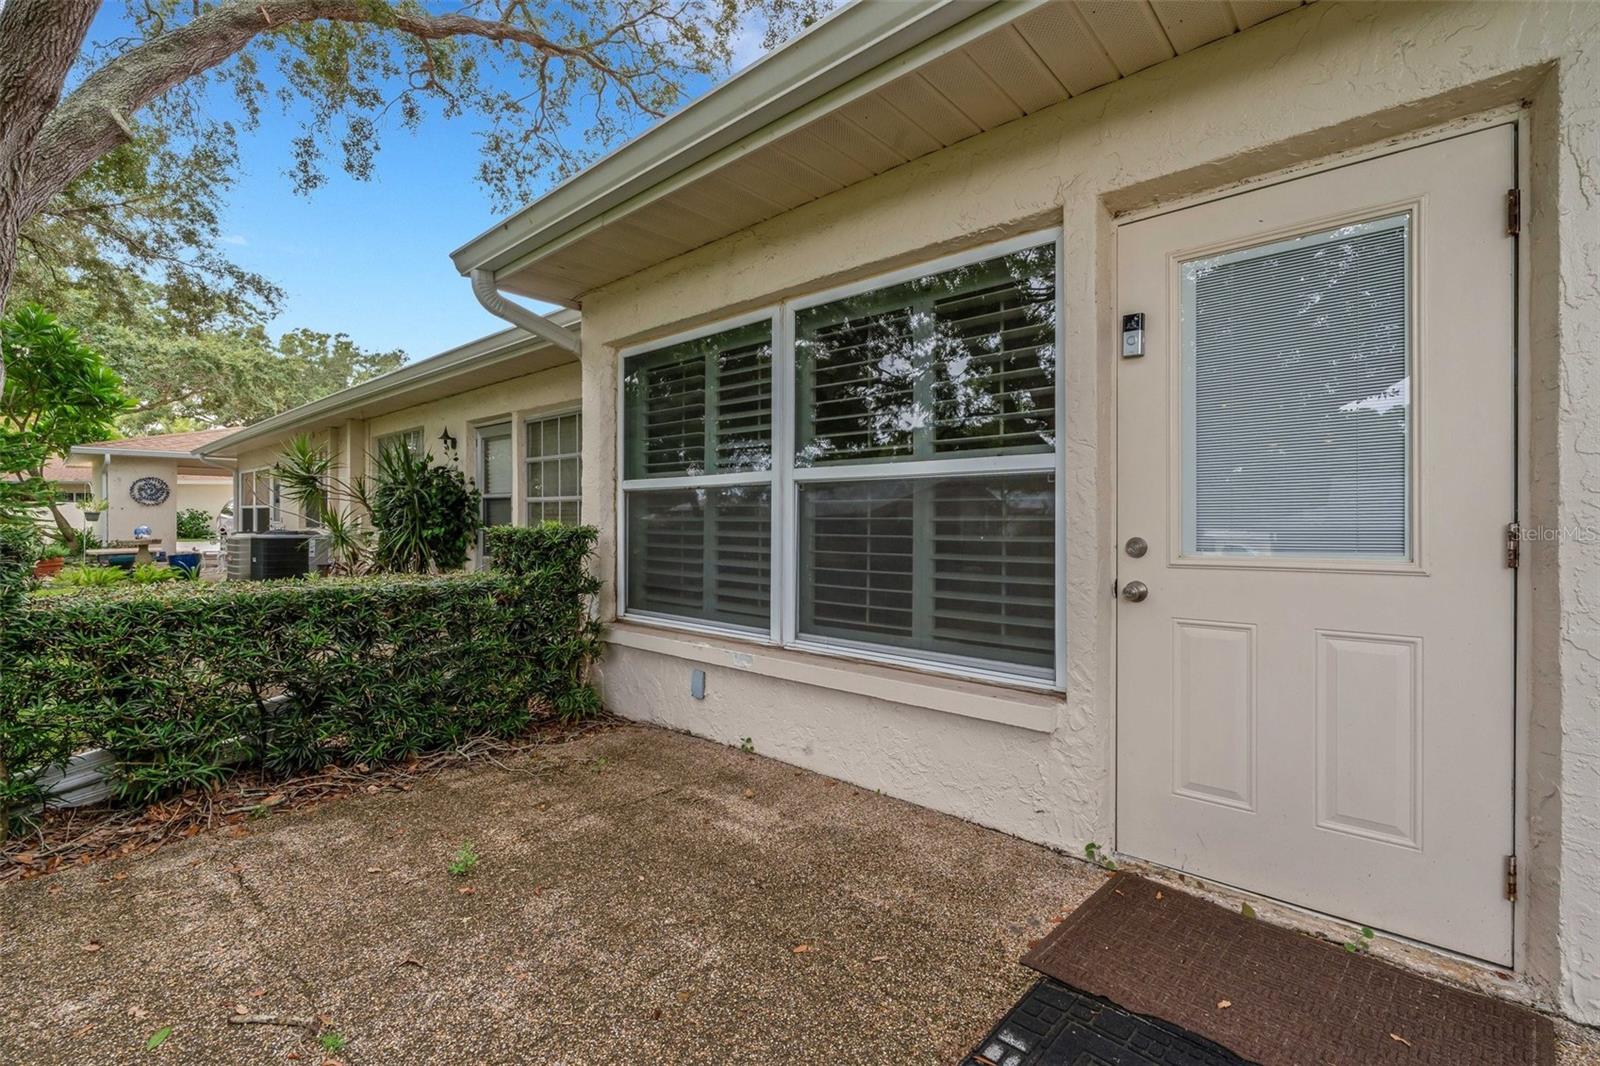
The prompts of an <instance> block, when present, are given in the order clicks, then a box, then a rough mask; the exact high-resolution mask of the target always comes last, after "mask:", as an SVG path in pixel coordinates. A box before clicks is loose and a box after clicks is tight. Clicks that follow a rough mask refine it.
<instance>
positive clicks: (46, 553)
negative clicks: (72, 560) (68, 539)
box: [33, 541, 67, 580]
mask: <svg viewBox="0 0 1600 1066" xmlns="http://www.w3.org/2000/svg"><path fill="white" fill-rule="evenodd" d="M66 562H67V546H66V545H65V544H62V543H61V542H60V541H52V542H51V543H49V544H46V545H45V546H44V549H43V550H42V551H40V552H39V558H38V560H37V561H36V562H35V563H34V564H33V576H34V577H36V578H38V579H40V580H43V579H44V578H47V577H55V576H56V575H57V574H59V573H60V572H61V568H62V566H64V565H66Z"/></svg>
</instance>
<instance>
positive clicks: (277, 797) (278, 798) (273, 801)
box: [256, 792, 289, 807]
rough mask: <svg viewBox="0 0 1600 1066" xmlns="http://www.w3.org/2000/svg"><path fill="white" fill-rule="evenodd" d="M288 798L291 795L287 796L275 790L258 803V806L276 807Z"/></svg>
mask: <svg viewBox="0 0 1600 1066" xmlns="http://www.w3.org/2000/svg"><path fill="white" fill-rule="evenodd" d="M288 798H289V797H288V796H285V795H284V794H283V793H282V792H274V793H273V794H272V795H270V796H268V797H267V798H266V799H264V800H262V801H261V802H260V803H258V804H256V806H258V807H276V806H277V805H278V804H280V803H283V802H284V801H285V800H287V799H288Z"/></svg>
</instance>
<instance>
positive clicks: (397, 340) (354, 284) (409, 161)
mask: <svg viewBox="0 0 1600 1066" xmlns="http://www.w3.org/2000/svg"><path fill="white" fill-rule="evenodd" d="M123 26H125V23H124V22H123V17H122V12H121V5H120V4H117V3H115V2H113V3H110V4H108V5H107V6H106V8H105V9H103V12H102V15H101V17H100V20H99V22H97V23H96V25H95V28H94V30H93V31H92V33H91V40H104V39H106V38H108V37H110V36H111V35H113V34H114V33H116V32H117V31H118V30H119V29H120V28H122V27H123ZM760 38H761V27H759V26H751V27H748V28H747V30H746V31H745V33H743V34H742V35H741V39H740V41H739V42H738V46H737V48H736V51H737V52H738V57H737V59H736V64H737V65H743V64H745V63H748V62H749V61H751V60H753V59H754V58H756V56H758V55H759V54H760V52H759V42H760ZM267 77H268V85H269V88H270V87H272V85H273V80H272V77H271V75H270V74H268V76H267ZM709 85H710V82H702V83H698V84H693V85H690V86H688V87H687V88H688V91H689V95H690V96H693V95H697V94H699V93H701V92H704V91H705V89H706V88H708V87H709ZM214 96H215V99H216V102H217V103H216V106H217V108H218V114H219V117H233V116H234V115H235V114H236V109H235V107H234V106H233V103H232V100H231V98H229V97H227V96H226V95H225V94H214ZM480 128H481V123H480V121H479V120H478V119H477V118H475V117H474V116H471V115H466V116H463V117H461V118H458V119H453V120H446V119H442V118H439V117H437V116H435V117H433V118H431V119H430V120H428V121H427V122H425V123H424V124H423V125H422V127H421V128H420V129H419V130H417V131H416V132H414V133H413V132H409V131H407V130H404V129H402V128H400V126H399V123H398V121H393V120H391V121H390V122H388V124H387V125H386V127H385V128H384V130H383V134H384V135H383V137H382V145H381V148H380V150H379V153H378V156H377V167H376V175H375V177H374V178H373V180H371V181H367V182H362V181H355V180H353V179H351V178H350V177H349V176H347V175H346V174H345V173H344V172H343V171H342V170H341V169H339V164H338V160H337V159H336V158H330V159H329V161H328V162H329V163H330V166H329V167H328V169H327V174H328V180H327V183H326V184H325V185H323V187H322V188H320V189H318V190H316V191H315V192H314V193H312V194H311V195H309V196H302V195H296V194H295V193H294V192H293V191H292V186H291V182H290V179H289V178H288V177H287V176H286V175H285V173H284V172H285V170H287V168H288V167H289V165H290V162H291V153H290V141H291V138H293V137H294V136H295V135H296V134H297V133H298V132H299V125H298V120H297V117H296V116H294V115H292V114H291V115H287V116H286V115H284V114H283V113H282V111H281V109H279V108H277V107H276V106H269V107H267V108H266V109H265V110H264V111H263V115H262V121H261V125H260V127H259V128H258V129H257V130H256V131H255V132H254V133H250V134H244V135H242V136H241V138H240V164H241V165H240V173H239V180H238V182H237V184H236V185H235V186H234V188H233V190H232V194H231V196H230V198H229V199H230V204H229V208H228V211H227V213H226V216H225V220H224V228H223V233H224V235H225V236H224V240H225V241H226V242H227V244H228V245H229V247H228V248H227V249H226V251H227V253H228V255H229V256H230V257H231V258H232V259H234V260H235V261H236V262H238V263H239V264H240V265H241V266H244V267H246V268H248V269H250V270H254V271H257V272H259V273H261V274H264V275H265V276H266V277H268V278H270V279H272V280H273V281H274V282H276V283H277V284H278V285H280V286H282V287H283V289H284V290H285V292H286V293H287V298H286V299H285V300H284V304H283V310H282V313H281V314H280V315H279V316H278V318H277V319H276V320H274V321H273V322H272V323H271V324H270V326H269V329H270V330H271V332H272V333H273V335H274V336H276V335H277V334H279V333H282V332H284V331H285V330H289V329H294V328H297V327H302V326H304V327H308V328H311V329H316V330H322V331H326V332H343V333H348V334H349V335H350V336H351V338H352V339H353V340H355V342H356V343H357V344H360V345H362V346H363V347H366V348H374V349H381V350H388V349H391V348H403V349H405V351H406V353H407V354H408V355H409V356H410V357H411V358H412V359H419V358H423V357H426V356H429V355H432V354H434V353H436V352H440V351H443V350H445V349H446V348H450V347H454V346H455V345H458V344H462V343H465V342H466V341H469V340H472V339H473V338H475V337H479V336H482V335H483V334H485V333H491V332H494V331H495V330H497V329H503V328H505V323H504V322H502V321H501V320H500V319H497V318H495V317H493V316H492V315H490V314H489V313H488V312H486V311H484V310H483V309H482V308H481V307H479V306H478V303H477V301H476V300H474V299H473V297H472V293H471V290H470V289H469V287H468V284H467V281H466V279H464V278H462V277H461V276H460V275H459V274H457V273H456V271H455V268H454V267H453V266H452V265H451V263H450V258H449V254H450V252H451V250H453V249H455V248H457V247H459V246H460V245H461V244H464V243H465V242H466V241H467V240H469V239H470V238H472V237H473V236H475V235H477V234H478V233H479V232H481V231H482V230H484V229H486V228H487V227H488V226H490V225H491V224H493V223H494V222H495V221H496V220H497V219H498V217H499V216H498V215H497V214H496V213H495V212H493V211H491V210H490V207H489V197H488V194H487V193H486V192H485V191H484V190H483V189H482V188H481V187H480V186H479V185H478V184H477V182H476V180H475V179H474V171H475V169H476V167H477V164H478V150H477V141H476V139H475V137H474V132H475V131H476V130H478V129H480ZM635 132H637V131H635ZM572 134H573V136H574V137H577V138H581V136H582V130H581V129H574V130H573V131H572Z"/></svg>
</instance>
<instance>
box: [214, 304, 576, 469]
mask: <svg viewBox="0 0 1600 1066" xmlns="http://www.w3.org/2000/svg"><path fill="white" fill-rule="evenodd" d="M530 313H531V312H530ZM561 316H564V317H566V318H567V319H568V320H569V321H571V322H572V323H574V324H576V323H577V322H578V315H577V313H576V312H572V311H566V312H562V313H561ZM552 324H554V323H552ZM563 328H565V327H563ZM543 348H544V344H543V343H541V341H540V339H538V338H535V337H530V336H529V335H528V334H527V332H526V331H524V330H520V329H505V330H501V331H500V332H499V333H492V334H490V335H489V336H487V337H480V338H478V339H477V340H475V341H469V342H468V343H466V344H463V345H460V346H458V347H455V348H451V349H449V350H448V351H443V352H440V353H438V354H437V355H430V356H428V357H427V358H426V359H419V360H417V361H416V362H415V363H407V364H406V365H405V366H402V367H398V368H396V369H394V370H391V371H389V372H388V373H386V374H379V375H378V376H377V377H375V378H369V379H368V380H366V381H363V382H362V383H361V384H359V385H352V386H350V387H349V388H347V389H341V390H339V391H338V392H335V393H331V394H329V395H327V396H324V397H322V398H321V399H320V400H312V401H311V402H310V403H304V404H301V405H300V406H299V407H292V408H290V409H289V410H287V411H284V412H282V413H281V414H276V415H273V416H272V417H271V418H266V419H263V420H261V421H260V422H257V423H255V424H254V425H251V426H246V427H244V428H243V429H241V430H239V431H238V432H237V433H230V434H229V435H228V436H226V437H219V438H217V439H216V440H214V441H212V442H211V443H209V444H206V445H202V446H201V447H200V448H198V449H196V450H197V451H198V452H199V454H201V455H203V456H207V457H209V456H210V455H212V454H213V453H215V452H217V451H220V450H221V449H223V448H238V447H242V446H243V445H245V444H247V443H248V442H250V441H252V440H256V439H258V438H261V437H272V436H276V435H278V434H281V433H284V432H287V431H289V430H292V429H294V428H296V427H297V426H300V425H302V424H304V423H306V422H309V421H317V420H321V419H336V418H338V417H339V416H340V415H342V414H344V413H345V412H347V411H349V410H351V409H353V408H356V407H360V406H361V405H363V404H368V403H374V402H378V401H381V400H383V399H385V398H387V397H390V396H394V395H396V394H400V393H405V392H410V391H412V390H416V389H421V388H426V387H428V386H430V385H433V384H436V383H438V382H440V381H447V380H449V379H450V378H451V377H453V376H454V375H456V374H459V373H462V372H463V371H466V370H472V369H479V368H482V367H487V366H492V365H495V364H497V363H501V362H504V361H506V360H510V359H518V358H521V357H522V356H524V355H527V354H530V353H532V352H536V351H540V350H542V349H543Z"/></svg>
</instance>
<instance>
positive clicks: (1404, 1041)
mask: <svg viewBox="0 0 1600 1066" xmlns="http://www.w3.org/2000/svg"><path fill="white" fill-rule="evenodd" d="M1389 1039H1390V1040H1394V1041H1397V1042H1399V1043H1401V1044H1404V1045H1405V1046H1406V1047H1411V1046H1412V1044H1411V1041H1409V1040H1407V1039H1406V1038H1405V1037H1403V1036H1401V1035H1400V1034H1399V1033H1390V1034H1389Z"/></svg>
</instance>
